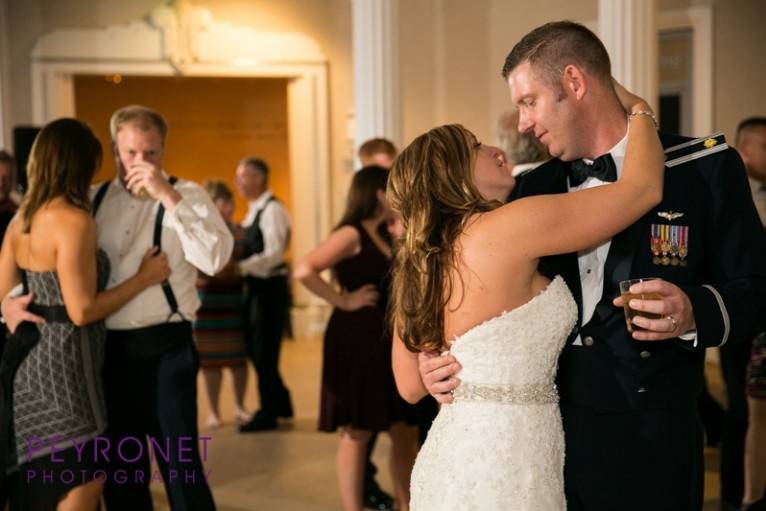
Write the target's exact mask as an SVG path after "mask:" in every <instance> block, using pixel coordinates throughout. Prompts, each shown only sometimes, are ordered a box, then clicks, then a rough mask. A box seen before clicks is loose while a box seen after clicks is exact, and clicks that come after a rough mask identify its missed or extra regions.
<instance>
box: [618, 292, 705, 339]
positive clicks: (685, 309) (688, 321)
mask: <svg viewBox="0 0 766 511" xmlns="http://www.w3.org/2000/svg"><path fill="white" fill-rule="evenodd" d="M650 294H651V295H654V296H657V297H658V299H655V300H641V299H637V298H631V299H630V302H629V303H628V304H626V303H625V298H624V297H623V296H620V297H618V298H615V299H614V302H612V303H614V305H615V306H617V307H624V306H626V305H628V306H629V307H630V308H631V309H633V310H636V311H640V312H645V313H648V314H653V315H656V317H657V319H649V318H647V317H644V316H641V315H636V316H634V317H633V320H632V322H633V324H634V325H636V326H638V327H639V328H640V329H633V332H632V333H631V335H632V337H633V339H635V340H637V341H664V340H667V339H675V338H676V337H679V336H681V335H684V334H686V333H689V332H692V331H693V330H695V329H696V324H695V322H694V311H693V310H692V304H691V302H690V301H689V297H688V296H686V293H684V292H683V290H681V288H679V287H678V286H676V285H675V284H671V283H670V282H668V281H666V280H662V279H651V280H644V281H642V282H638V283H636V284H633V285H632V286H631V287H630V295H631V296H632V295H650Z"/></svg>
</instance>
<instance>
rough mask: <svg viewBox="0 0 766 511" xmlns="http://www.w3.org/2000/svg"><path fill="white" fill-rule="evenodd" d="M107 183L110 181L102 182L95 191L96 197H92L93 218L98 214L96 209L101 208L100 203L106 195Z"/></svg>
mask: <svg viewBox="0 0 766 511" xmlns="http://www.w3.org/2000/svg"><path fill="white" fill-rule="evenodd" d="M109 183H111V181H104V182H103V183H101V185H100V186H99V187H98V190H96V196H95V197H93V216H94V217H95V216H96V213H98V208H100V207H101V203H102V202H103V201H104V195H106V190H107V189H108V188H109Z"/></svg>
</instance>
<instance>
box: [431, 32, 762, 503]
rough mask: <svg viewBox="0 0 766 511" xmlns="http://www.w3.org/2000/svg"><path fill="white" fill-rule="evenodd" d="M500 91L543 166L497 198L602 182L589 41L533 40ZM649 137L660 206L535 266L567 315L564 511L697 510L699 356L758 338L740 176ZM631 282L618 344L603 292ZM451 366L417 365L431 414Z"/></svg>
mask: <svg viewBox="0 0 766 511" xmlns="http://www.w3.org/2000/svg"><path fill="white" fill-rule="evenodd" d="M503 77H504V78H505V79H506V80H507V82H508V85H509V87H510V91H511V98H512V101H513V102H514V103H515V104H516V105H517V106H518V108H519V114H520V120H519V131H521V132H531V133H534V134H535V136H537V138H538V139H539V140H540V141H541V142H543V143H544V144H545V145H546V146H547V147H548V150H549V151H550V153H551V155H553V156H554V159H553V160H551V161H549V162H548V163H546V164H544V165H542V166H540V167H538V168H537V169H535V170H534V171H532V172H529V173H528V174H526V175H523V176H521V177H520V178H519V179H518V183H517V187H516V189H515V190H514V194H513V197H512V198H520V197H525V196H531V195H538V194H547V193H567V192H568V191H575V190H580V189H583V188H590V187H594V186H602V185H605V184H606V183H609V182H611V181H614V180H616V179H617V177H618V175H619V174H620V172H621V167H622V161H623V159H624V156H625V147H626V142H627V138H626V133H627V129H628V125H627V120H626V114H625V112H624V111H623V110H622V107H621V106H620V104H619V102H618V100H617V97H616V95H615V92H614V89H613V85H612V81H611V69H610V63H609V57H608V54H607V52H606V49H605V48H604V46H603V44H602V43H601V41H599V40H598V38H597V37H596V36H595V35H594V34H593V33H592V32H590V31H589V30H588V29H587V28H585V27H583V26H581V25H578V24H576V23H572V22H555V23H549V24H546V25H543V26H541V27H539V28H537V29H535V30H533V31H532V32H530V33H529V34H527V35H526V36H525V37H524V38H523V39H522V40H521V41H520V42H519V43H518V44H517V45H516V46H515V47H514V48H513V50H512V51H511V53H510V54H509V55H508V57H507V59H506V61H505V65H504V67H503ZM646 114H648V115H650V113H648V112H647V113H646ZM660 138H661V140H662V143H663V146H664V147H665V148H666V154H667V161H666V170H665V189H664V199H663V201H662V203H660V204H659V205H658V206H657V207H656V208H655V209H654V210H652V211H650V212H649V213H648V214H646V215H645V216H644V217H643V218H641V219H640V220H639V221H637V222H636V223H635V224H634V225H632V226H631V227H629V228H628V229H626V230H625V231H623V232H622V233H620V234H618V235H617V236H615V237H614V238H613V239H612V240H610V241H607V242H606V243H603V244H602V245H600V246H597V247H593V248H592V249H590V250H586V251H583V252H580V253H577V254H564V255H559V256H553V257H546V258H544V259H543V260H542V261H541V263H540V269H541V271H542V272H543V273H544V274H546V275H548V276H549V277H552V276H554V275H556V274H560V275H562V276H563V277H564V279H565V280H566V282H567V285H568V286H569V288H570V290H571V291H572V294H573V295H574V296H575V299H576V300H577V303H578V309H579V314H580V321H579V322H578V325H577V326H576V327H575V329H574V331H573V332H572V334H571V336H570V338H569V339H568V341H567V343H566V346H565V348H564V350H563V351H562V353H561V356H560V358H559V372H558V378H557V381H558V387H559V393H560V398H561V412H562V417H563V424H564V432H565V436H566V462H565V469H564V480H565V491H566V497H567V505H568V509H569V510H570V511H585V510H587V511H594V510H599V511H600V510H603V511H614V510H617V509H619V510H622V511H625V510H636V511H639V510H640V511H645V510H652V511H659V510H668V511H671V510H672V511H680V510H700V509H701V508H702V499H703V475H704V467H703V433H702V429H701V424H700V421H699V417H698V414H697V397H698V396H699V394H700V392H701V390H702V381H703V380H702V377H703V368H704V359H705V349H706V348H709V347H715V346H722V345H725V344H727V343H745V342H749V340H750V339H752V337H753V335H754V334H756V333H757V332H758V331H761V330H763V329H764V327H766V325H764V318H766V238H765V237H764V232H763V229H762V228H761V227H760V224H759V221H758V217H757V215H756V211H755V208H754V206H753V201H752V198H751V197H750V192H749V190H748V183H747V178H746V176H745V172H744V169H743V166H742V161H741V160H740V159H739V156H738V155H737V153H736V151H734V150H733V149H730V148H729V147H728V146H727V145H726V142H725V140H724V139H723V136H720V135H719V136H711V137H705V138H702V139H697V140H691V139H688V138H683V137H679V136H675V135H666V134H661V135H660ZM604 214H609V212H608V211H604ZM541 235H543V236H544V235H545V233H541ZM642 277H646V278H648V277H655V278H656V279H654V280H650V281H646V282H643V283H640V284H638V285H634V286H633V288H632V289H631V292H632V293H636V294H644V295H646V294H651V293H654V295H653V297H652V298H653V299H651V300H641V299H636V300H631V303H630V305H631V307H632V308H634V309H635V310H638V311H643V312H644V313H651V314H652V315H653V319H648V318H644V317H637V318H636V319H635V320H634V324H633V325H632V329H633V330H634V332H633V333H629V332H628V329H627V328H626V321H625V317H624V314H623V309H622V306H623V303H622V299H621V298H620V297H619V296H620V289H619V283H620V282H621V281H625V280H629V279H637V278H642ZM454 361H455V360H454V358H453V357H436V356H434V355H433V354H421V355H420V373H421V377H422V378H423V382H424V383H425V385H426V387H427V388H428V390H429V392H430V393H431V394H432V395H434V396H435V397H436V398H437V399H438V400H439V401H441V402H450V401H451V397H450V395H449V392H450V391H451V390H452V389H454V388H455V387H456V386H457V385H458V384H459V382H458V381H457V379H456V378H455V377H454V372H453V373H452V374H451V375H450V376H448V377H447V378H445V373H446V372H448V369H447V368H446V367H445V366H446V365H448V364H450V363H452V362H454Z"/></svg>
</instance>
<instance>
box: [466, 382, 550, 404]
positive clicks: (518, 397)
mask: <svg viewBox="0 0 766 511" xmlns="http://www.w3.org/2000/svg"><path fill="white" fill-rule="evenodd" d="M452 395H453V397H454V398H455V401H458V400H460V401H463V400H465V401H494V402H496V403H505V404H513V405H542V404H549V403H558V401H559V394H558V392H557V391H556V387H555V386H554V385H544V384H539V383H530V384H522V385H483V384H477V383H467V382H463V383H461V384H460V385H459V386H458V387H457V388H456V389H455V390H454V392H453V393H452Z"/></svg>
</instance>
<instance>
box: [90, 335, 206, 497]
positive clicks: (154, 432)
mask: <svg viewBox="0 0 766 511" xmlns="http://www.w3.org/2000/svg"><path fill="white" fill-rule="evenodd" d="M198 367H199V359H198V357H197V352H196V350H195V348H194V344H193V342H192V330H191V325H190V323H188V322H183V323H166V324H162V325H157V326H153V327H148V328H141V329H136V330H121V331H109V332H108V333H107V343H106V357H105V361H104V386H105V389H106V405H107V416H108V422H109V425H108V430H107V436H108V437H109V440H110V442H111V446H112V449H111V451H110V452H112V453H113V455H112V456H111V457H110V465H109V471H108V475H109V477H108V479H107V483H106V486H105V489H104V499H105V501H106V505H107V509H108V511H123V510H124V511H144V510H151V509H153V508H152V499H151V495H150V493H149V482H150V481H151V479H152V477H153V476H154V474H152V472H151V468H150V457H149V453H150V452H151V453H152V454H151V456H152V458H153V459H156V460H157V465H158V467H159V471H160V473H161V475H162V480H163V483H164V485H165V490H166V491H167V495H168V500H169V502H170V508H171V509H172V510H173V511H187V510H188V511H209V510H214V509H215V504H214V503H213V496H212V494H211V493H210V488H209V487H208V484H207V478H206V476H207V475H208V473H207V472H206V469H205V468H204V466H203V464H202V460H201V456H200V449H199V445H200V439H199V434H198V432H197V370H198ZM147 436H148V437H149V438H148V442H147ZM134 439H139V440H138V441H137V440H134ZM139 441H140V442H142V443H143V445H144V449H143V455H142V456H140V457H139V456H138V454H139V453H140V452H141V449H140V446H139ZM120 442H123V451H122V453H121V454H120V455H114V453H115V450H116V448H115V446H117V445H118V444H119V443H120ZM147 443H148V444H150V445H151V448H150V447H149V446H147ZM203 445H205V447H206V449H204V450H203V453H206V452H207V449H209V448H215V447H214V445H211V442H206V443H204V444H203ZM157 446H159V449H157ZM205 457H206V456H205ZM136 458H137V459H136Z"/></svg>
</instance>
